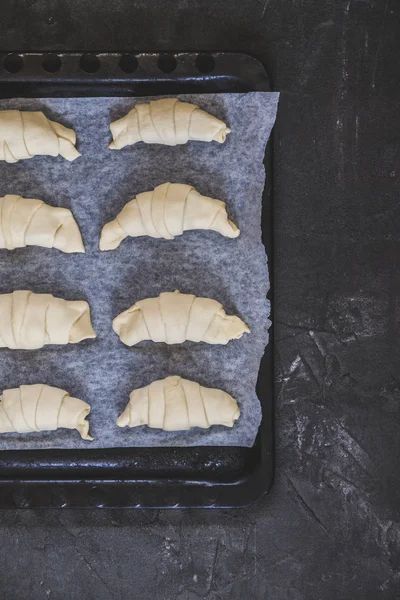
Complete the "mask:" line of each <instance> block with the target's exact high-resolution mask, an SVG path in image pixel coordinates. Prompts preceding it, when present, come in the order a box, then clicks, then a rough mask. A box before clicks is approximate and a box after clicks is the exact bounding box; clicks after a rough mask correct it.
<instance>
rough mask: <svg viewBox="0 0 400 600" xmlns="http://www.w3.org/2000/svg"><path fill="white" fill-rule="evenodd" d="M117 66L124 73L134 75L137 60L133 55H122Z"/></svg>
mask: <svg viewBox="0 0 400 600" xmlns="http://www.w3.org/2000/svg"><path fill="white" fill-rule="evenodd" d="M118 64H119V68H120V69H121V71H123V72H124V73H134V72H135V71H136V69H137V68H138V60H137V58H136V56H134V55H133V54H123V55H122V56H121V58H120V59H119V63H118Z"/></svg>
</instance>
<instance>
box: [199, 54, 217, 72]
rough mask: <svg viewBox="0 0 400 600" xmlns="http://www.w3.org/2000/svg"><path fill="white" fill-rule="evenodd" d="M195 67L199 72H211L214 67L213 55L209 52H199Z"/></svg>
mask: <svg viewBox="0 0 400 600" xmlns="http://www.w3.org/2000/svg"><path fill="white" fill-rule="evenodd" d="M196 67H197V69H198V70H199V71H200V73H204V74H206V73H211V71H213V70H214V68H215V60H214V57H213V56H211V55H210V54H199V56H198V57H197V58H196Z"/></svg>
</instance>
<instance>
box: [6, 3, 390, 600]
mask: <svg viewBox="0 0 400 600" xmlns="http://www.w3.org/2000/svg"><path fill="white" fill-rule="evenodd" d="M399 20H400V6H399V3H398V2H397V1H396V0H386V1H382V2H380V1H376V0H375V1H374V0H351V1H350V0H347V1H343V0H336V1H333V0H314V1H311V0H293V1H292V2H282V0H266V1H265V0H263V1H257V0H247V1H245V0H243V1H242V2H239V1H233V0H203V1H200V0H199V1H197V2H195V1H194V0H193V1H192V2H190V1H189V0H175V1H174V2H173V1H172V0H152V1H151V2H150V1H149V0H120V1H118V0H114V1H113V2H112V3H111V2H109V1H108V2H105V1H104V0H86V1H85V2H84V1H83V0H81V1H80V2H79V1H77V0H70V1H68V0H58V1H57V2H55V1H53V2H52V1H50V0H39V1H34V0H29V1H28V0H27V1H25V2H21V1H19V2H18V1H14V2H12V1H10V0H3V2H2V5H1V19H0V40H1V43H0V49H1V50H44V49H49V50H57V49H59V50H104V51H106V50H113V49H114V50H127V51H131V50H142V51H146V50H147V51H157V50H235V51H244V52H250V53H252V54H254V55H255V56H256V57H258V58H259V59H261V60H262V61H263V62H264V63H265V64H266V65H267V66H268V68H269V71H270V73H271V74H272V76H273V80H274V83H275V87H276V89H278V90H280V91H281V92H282V97H281V102H280V110H279V117H278V122H277V125H276V128H275V136H276V138H275V139H276V152H275V160H276V182H275V183H276V185H275V189H276V193H275V202H276V210H275V232H276V240H275V319H276V328H275V333H276V352H275V354H276V380H277V396H276V444H277V473H276V481H275V485H274V487H273V489H272V491H271V493H270V495H269V496H268V497H266V498H265V499H264V500H262V501H261V502H260V503H259V504H258V505H257V506H255V507H254V508H252V509H249V510H241V511H204V512H200V511H169V512H157V511H155V512H138V511H131V512H129V511H74V512H72V511H37V512H34V511H19V512H15V511H9V512H3V513H2V514H1V515H0V597H1V599H2V600H3V599H5V600H20V599H25V598H31V599H35V600H36V599H39V598H45V599H46V598H50V599H60V600H64V599H65V598H68V599H69V600H75V599H78V598H79V599H84V600H91V599H92V598H93V599H96V600H103V599H104V600H113V599H114V598H115V599H122V600H125V599H129V600H130V599H132V598H133V599H135V600H136V599H140V600H161V599H167V600H198V599H203V598H205V599H207V600H242V599H248V600H376V599H377V600H395V599H396V598H400V571H399V564H400V529H399V506H400V485H399V479H400V476H399V467H398V465H399V455H400V452H399V444H400V427H399V417H400V414H399V413H400V410H399V400H400V387H399V385H400V384H399V343H398V339H399V338H398V329H399V323H398V319H399V316H398V311H399V309H398V297H399V293H400V282H399V275H398V273H397V269H398V263H399V211H400V197H399V196H400V194H399V185H398V177H399V168H400V166H399V163H400V150H399V130H400V111H399V108H400V106H399V92H400V80H399V67H400V64H399V63H400V51H399V35H400V22H399Z"/></svg>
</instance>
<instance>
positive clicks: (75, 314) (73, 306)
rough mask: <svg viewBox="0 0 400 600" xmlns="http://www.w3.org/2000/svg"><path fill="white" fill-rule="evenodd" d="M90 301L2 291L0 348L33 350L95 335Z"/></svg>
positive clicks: (73, 342) (74, 341) (70, 342)
mask: <svg viewBox="0 0 400 600" xmlns="http://www.w3.org/2000/svg"><path fill="white" fill-rule="evenodd" d="M95 337H96V333H95V332H94V331H93V328H92V323H91V320H90V308H89V304H88V303H87V302H85V301H84V300H63V299H62V298H55V297H54V296H53V295H52V294H34V293H33V292H29V291H25V290H23V291H16V292H13V293H12V294H0V348H12V349H25V350H33V349H36V348H42V347H43V346H44V345H45V344H77V343H78V342H80V341H82V340H84V339H86V338H95Z"/></svg>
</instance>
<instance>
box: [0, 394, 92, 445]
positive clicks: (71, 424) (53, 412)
mask: <svg viewBox="0 0 400 600" xmlns="http://www.w3.org/2000/svg"><path fill="white" fill-rule="evenodd" d="M89 413H90V406H89V404H87V403H86V402H83V400H79V399H78V398H72V397H71V396H70V395H69V394H68V392H66V391H65V390H60V389H59V388H56V387H51V386H50V385H45V384H42V383H38V384H35V385H21V386H20V387H19V388H13V389H11V390H4V392H3V395H2V396H0V433H11V432H14V431H16V432H18V433H27V432H29V431H54V430H55V429H58V428H59V427H65V428H66V429H77V430H78V431H79V433H80V434H81V436H82V438H83V439H84V440H93V438H92V437H91V436H90V435H89V423H88V422H87V421H86V417H87V416H88V414H89Z"/></svg>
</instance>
